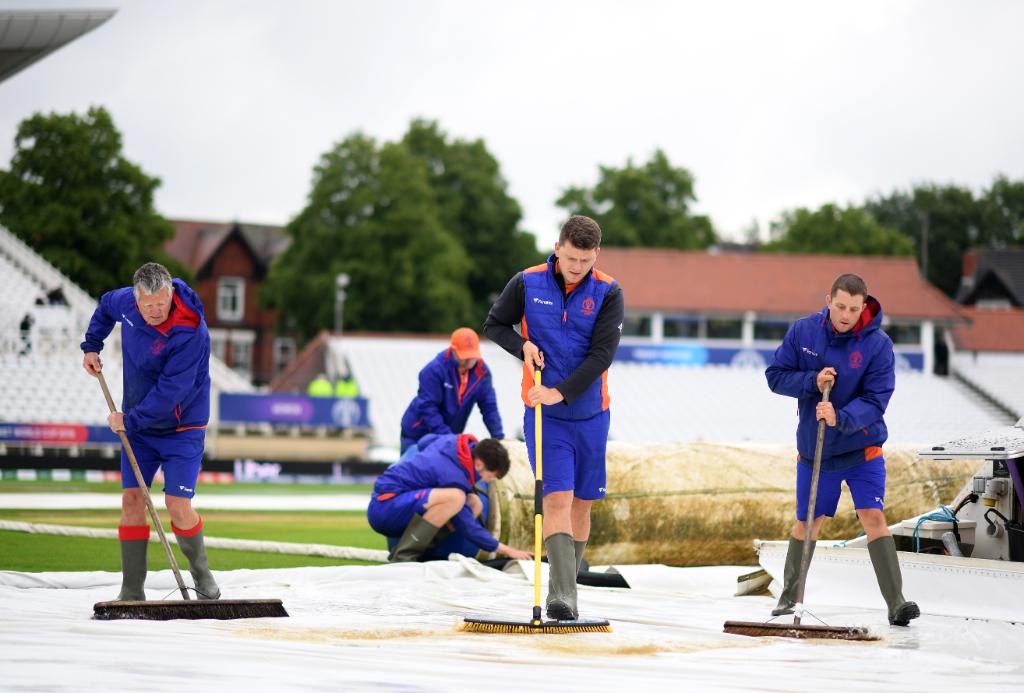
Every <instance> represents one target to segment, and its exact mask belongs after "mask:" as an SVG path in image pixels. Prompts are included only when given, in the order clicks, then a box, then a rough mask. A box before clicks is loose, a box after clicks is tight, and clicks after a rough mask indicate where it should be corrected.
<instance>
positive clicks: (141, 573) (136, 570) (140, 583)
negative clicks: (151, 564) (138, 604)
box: [117, 539, 149, 602]
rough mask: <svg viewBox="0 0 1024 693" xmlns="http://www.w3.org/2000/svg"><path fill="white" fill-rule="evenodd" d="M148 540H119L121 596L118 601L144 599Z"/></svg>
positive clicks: (118, 596)
mask: <svg viewBox="0 0 1024 693" xmlns="http://www.w3.org/2000/svg"><path fill="white" fill-rule="evenodd" d="M148 553H149V540H148V539H122V540H121V594H119V595H117V600H118V601H125V602H132V601H143V600H145V598H146V571H147V570H148V568H147V565H146V559H147V554H148Z"/></svg>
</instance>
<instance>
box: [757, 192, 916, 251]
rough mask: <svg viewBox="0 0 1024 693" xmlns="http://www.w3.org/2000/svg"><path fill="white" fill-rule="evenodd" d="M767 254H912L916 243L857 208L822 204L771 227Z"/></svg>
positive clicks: (788, 215) (792, 213)
mask: <svg viewBox="0 0 1024 693" xmlns="http://www.w3.org/2000/svg"><path fill="white" fill-rule="evenodd" d="M771 236H772V240H771V241H769V242H768V243H766V244H764V245H763V246H761V249H762V250H764V251H766V252H781V253H829V254H835V255H911V254H913V252H914V244H913V243H911V242H910V241H909V240H908V239H907V238H906V237H904V236H903V235H902V234H900V233H899V232H898V231H894V230H893V229H889V228H886V227H884V226H882V225H881V224H879V223H878V222H877V221H875V220H874V219H873V218H872V217H871V216H870V215H868V214H867V213H865V212H864V211H863V210H862V209H859V208H857V207H846V208H840V207H838V206H836V205H834V204H826V205H822V206H821V207H820V208H819V209H817V210H815V211H810V210H808V209H805V208H803V207H801V208H799V209H797V210H795V211H790V212H786V213H784V214H783V215H782V219H781V220H780V221H777V222H774V223H773V224H772V226H771Z"/></svg>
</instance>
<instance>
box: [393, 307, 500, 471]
mask: <svg viewBox="0 0 1024 693" xmlns="http://www.w3.org/2000/svg"><path fill="white" fill-rule="evenodd" d="M474 404H476V405H478V406H479V407H480V414H481V416H483V419H484V425H486V426H487V431H488V432H489V433H490V434H491V436H492V437H494V438H504V437H505V433H504V430H503V429H502V426H501V416H500V415H499V414H498V403H497V398H496V397H495V395H494V385H493V383H492V382H491V371H490V370H489V369H488V368H487V365H486V364H485V363H484V362H483V359H481V358H480V338H479V337H478V336H477V334H476V332H474V331H473V330H471V329H469V328H468V327H460V328H459V329H457V330H455V331H454V332H452V341H451V346H449V347H448V348H447V349H445V350H444V351H442V352H441V353H439V354H438V355H437V356H435V357H434V360H432V361H431V362H430V363H428V364H427V365H426V366H424V367H423V370H421V371H420V387H419V391H418V392H417V393H416V397H414V398H413V400H412V402H410V403H409V406H408V408H406V410H405V414H404V415H403V416H402V448H401V451H402V453H403V454H404V453H405V452H406V451H407V450H408V449H409V446H411V445H415V444H416V442H417V441H418V440H420V439H421V438H422V437H423V436H425V435H427V434H428V433H434V434H440V433H462V432H463V431H464V430H465V429H466V421H467V420H468V419H469V415H470V414H471V413H472V412H473V405H474Z"/></svg>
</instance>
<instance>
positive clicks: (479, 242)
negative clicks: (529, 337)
mask: <svg viewBox="0 0 1024 693" xmlns="http://www.w3.org/2000/svg"><path fill="white" fill-rule="evenodd" d="M402 143H403V144H404V145H405V146H406V147H407V148H408V150H409V151H410V152H412V153H413V154H414V155H416V156H418V157H419V158H421V159H422V160H423V162H424V164H425V166H426V170H427V174H428V179H429V182H430V186H431V188H432V189H433V191H434V195H435V200H436V203H437V208H438V215H439V220H440V222H441V225H442V226H443V227H444V229H445V230H446V231H448V232H449V233H451V234H452V236H454V238H455V239H456V240H457V241H458V242H459V244H460V245H461V246H462V248H463V249H464V250H465V251H466V254H467V255H468V256H469V259H470V266H469V272H468V274H467V276H466V283H467V286H468V287H469V291H470V295H471V296H472V300H473V320H472V324H473V325H479V324H482V323H483V320H484V318H485V317H486V315H487V311H488V310H489V309H490V306H491V303H492V295H493V294H496V293H500V292H501V290H502V289H503V288H504V286H505V282H506V281H507V280H508V278H509V277H510V276H512V275H513V274H515V273H516V272H518V271H519V270H521V269H523V268H525V267H528V266H530V265H534V264H537V263H538V262H540V261H541V260H542V258H543V256H542V254H541V253H540V252H538V250H537V241H536V238H534V236H533V234H530V233H527V232H525V231H522V230H521V229H520V228H519V223H520V221H521V220H522V216H523V215H522V210H521V209H520V207H519V203H518V202H516V200H515V199H514V198H513V197H512V196H510V195H509V194H508V192H507V188H508V185H507V183H506V182H505V179H504V178H503V177H502V175H501V168H500V166H499V165H498V162H497V160H496V159H495V158H494V157H493V156H492V155H491V153H490V152H488V151H487V147H486V145H485V144H484V142H483V141H482V140H479V139H477V140H474V141H472V142H469V141H465V140H460V139H456V140H454V141H452V140H450V139H449V137H448V135H447V134H446V133H445V132H444V131H442V130H441V129H440V127H439V126H438V124H437V123H436V122H434V121H427V120H419V119H418V120H414V121H413V122H412V123H410V125H409V130H408V132H407V133H406V134H405V137H404V138H403V139H402Z"/></svg>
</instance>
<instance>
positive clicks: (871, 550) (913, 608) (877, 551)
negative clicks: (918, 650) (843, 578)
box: [868, 536, 921, 626]
mask: <svg viewBox="0 0 1024 693" xmlns="http://www.w3.org/2000/svg"><path fill="white" fill-rule="evenodd" d="M868 555H869V556H871V566H872V567H873V568H874V569H875V577H876V578H878V588H879V589H880V590H881V591H882V596H883V597H885V604H886V606H888V608H889V625H891V626H905V625H908V624H909V623H910V621H911V620H912V619H915V618H917V617H918V616H920V615H921V609H919V608H918V606H917V604H915V603H914V602H908V601H907V600H906V599H904V598H903V574H902V573H901V572H900V560H899V558H898V557H897V556H896V541H895V540H894V539H893V538H892V537H891V536H885V537H879V538H878V539H875V540H874V541H873V542H871V543H869V544H868Z"/></svg>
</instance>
